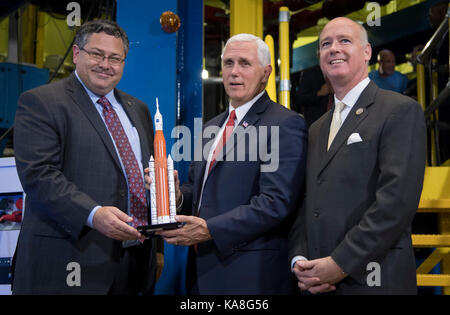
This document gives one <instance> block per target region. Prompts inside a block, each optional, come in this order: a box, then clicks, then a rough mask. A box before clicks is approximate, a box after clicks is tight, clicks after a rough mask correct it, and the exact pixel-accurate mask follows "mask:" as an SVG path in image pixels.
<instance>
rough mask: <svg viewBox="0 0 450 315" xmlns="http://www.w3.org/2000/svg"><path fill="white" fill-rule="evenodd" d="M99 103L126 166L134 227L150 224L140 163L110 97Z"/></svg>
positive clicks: (103, 98) (102, 99)
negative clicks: (109, 99)
mask: <svg viewBox="0 0 450 315" xmlns="http://www.w3.org/2000/svg"><path fill="white" fill-rule="evenodd" d="M97 103H99V104H100V105H102V106H103V117H104V118H105V123H106V125H107V126H108V130H109V132H110V133H111V135H112V137H113V139H114V142H115V144H116V147H117V150H118V151H119V155H120V159H121V160H122V164H123V166H124V167H125V173H126V175H127V179H128V196H129V198H130V203H129V204H130V215H131V216H132V217H133V222H132V223H131V224H132V226H133V227H137V226H140V225H147V224H148V217H147V206H146V205H147V201H146V197H145V189H144V181H143V179H142V176H141V172H140V171H139V165H138V162H137V160H136V157H135V155H134V152H133V149H132V148H131V145H130V142H129V141H128V137H127V135H126V134H125V131H124V130H123V127H122V124H121V123H120V120H119V117H118V116H117V113H116V111H115V110H114V108H112V106H111V103H110V102H109V101H108V99H107V98H106V97H104V96H102V97H101V98H100V99H99V100H98V101H97Z"/></svg>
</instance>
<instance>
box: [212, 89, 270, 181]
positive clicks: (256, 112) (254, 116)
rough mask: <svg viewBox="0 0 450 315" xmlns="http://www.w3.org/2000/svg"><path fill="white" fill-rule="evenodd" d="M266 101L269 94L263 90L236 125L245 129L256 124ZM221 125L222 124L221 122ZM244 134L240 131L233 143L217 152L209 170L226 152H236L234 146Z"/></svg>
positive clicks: (265, 106) (220, 160) (264, 108)
mask: <svg viewBox="0 0 450 315" xmlns="http://www.w3.org/2000/svg"><path fill="white" fill-rule="evenodd" d="M268 101H269V96H268V95H267V92H265V93H264V94H263V95H262V96H261V97H260V98H259V99H258V100H257V101H256V102H255V104H253V106H252V107H251V108H250V109H249V111H248V112H247V114H246V115H245V116H244V118H242V119H241V121H240V122H239V125H238V126H240V127H242V128H244V129H245V128H247V127H250V126H255V125H257V123H258V121H259V120H260V116H261V113H263V112H264V111H265V110H266V109H267V106H268V105H269V102H268ZM244 123H245V125H244ZM221 125H223V123H222V124H221ZM221 125H219V126H221ZM238 126H237V127H238ZM235 132H236V129H235V130H234V131H233V133H232V134H231V135H230V138H231V137H234V135H235ZM244 136H245V132H240V133H238V135H237V139H236V141H234V142H233V145H225V151H223V150H222V151H221V152H219V154H218V155H217V161H216V163H214V165H213V167H212V169H211V172H212V171H213V170H214V168H215V167H216V165H217V163H221V162H223V161H224V160H225V157H226V156H227V154H228V153H230V151H232V152H236V151H235V148H236V146H237V144H238V143H239V141H241V140H242V138H243V137H244ZM227 143H228V142H227Z"/></svg>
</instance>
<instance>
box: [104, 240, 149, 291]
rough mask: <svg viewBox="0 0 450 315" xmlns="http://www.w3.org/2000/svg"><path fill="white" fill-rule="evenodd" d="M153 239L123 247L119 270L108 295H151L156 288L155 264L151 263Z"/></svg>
mask: <svg viewBox="0 0 450 315" xmlns="http://www.w3.org/2000/svg"><path fill="white" fill-rule="evenodd" d="M151 244H152V242H151V240H145V241H144V243H142V244H140V245H136V246H131V247H128V248H122V253H121V257H120V266H119V270H118V271H117V273H116V276H115V277H114V281H113V284H112V286H111V288H110V289H109V292H108V295H151V294H153V291H154V289H155V271H156V270H155V268H156V266H155V264H150V261H152V260H151V258H150V255H151V252H152V250H151Z"/></svg>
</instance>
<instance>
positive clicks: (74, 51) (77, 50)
mask: <svg viewBox="0 0 450 315" xmlns="http://www.w3.org/2000/svg"><path fill="white" fill-rule="evenodd" d="M80 51H81V50H80V47H78V46H77V45H73V46H72V55H73V57H72V60H73V63H74V64H75V65H76V64H77V61H78V55H79V54H80Z"/></svg>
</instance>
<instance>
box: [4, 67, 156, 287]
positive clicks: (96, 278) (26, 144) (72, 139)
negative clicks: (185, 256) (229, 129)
mask: <svg viewBox="0 0 450 315" xmlns="http://www.w3.org/2000/svg"><path fill="white" fill-rule="evenodd" d="M114 92H115V96H116V98H117V100H118V101H119V102H120V103H121V104H122V106H123V107H124V109H125V111H126V112H127V114H128V117H129V118H130V121H131V122H132V123H133V125H134V127H135V128H136V129H137V131H138V133H139V138H140V144H141V152H142V164H143V165H146V164H147V162H148V160H149V157H150V155H151V154H153V126H152V122H151V117H150V112H149V110H148V108H147V106H146V105H145V104H144V103H143V102H141V101H139V100H138V99H136V98H134V97H132V96H130V95H128V94H126V93H124V92H122V91H119V90H117V89H116V90H115V91H114ZM14 150H15V158H16V164H17V171H18V174H19V178H20V181H21V183H22V186H23V188H24V191H25V193H26V201H25V212H24V217H23V222H22V227H21V231H20V235H19V240H18V244H17V249H16V259H15V272H14V279H13V292H14V293H15V294H105V293H107V292H108V290H109V288H110V287H111V284H112V282H113V280H114V276H115V274H116V273H117V272H118V270H119V268H118V267H119V261H120V255H121V251H122V243H121V242H120V241H116V240H113V239H111V238H108V237H106V236H104V235H103V234H101V233H99V232H98V231H96V230H94V229H91V228H89V227H87V226H86V221H87V218H88V216H89V214H90V212H91V210H92V209H93V208H94V207H95V206H97V205H104V206H115V207H117V208H119V209H121V210H123V211H126V209H127V208H128V188H127V181H126V178H125V175H124V173H123V171H122V168H121V165H120V161H119V157H118V155H117V153H116V150H115V148H114V144H113V140H112V139H111V137H110V135H109V133H108V130H107V127H106V126H105V124H104V123H103V121H102V118H101V117H100V115H99V113H98V112H97V110H96V108H95V106H94V104H92V101H91V99H90V98H89V96H88V94H87V93H86V91H85V89H84V88H83V86H82V85H81V83H80V82H79V81H78V79H77V78H76V77H75V75H74V74H72V75H71V76H69V77H68V78H66V79H63V80H60V81H58V82H56V83H53V84H48V85H44V86H41V87H38V88H36V89H33V90H30V91H27V92H25V93H23V94H22V95H21V97H20V98H19V105H18V108H17V112H16V120H15V125H14ZM152 242H154V241H152ZM150 257H151V259H150V260H149V261H148V270H149V274H150V276H149V277H148V279H147V280H148V281H149V283H150V286H151V283H153V284H154V282H155V270H156V268H155V267H156V264H155V246H153V247H152V254H151V255H150ZM71 262H75V263H78V264H79V266H80V271H81V273H80V275H81V286H69V285H68V284H67V282H66V279H67V277H68V275H69V273H70V271H71V269H70V268H69V270H67V266H68V264H69V263H71Z"/></svg>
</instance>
